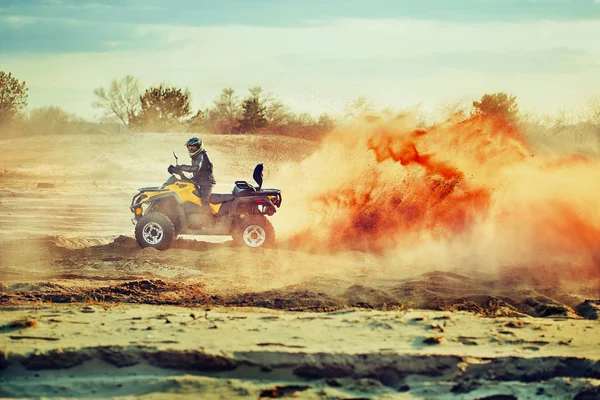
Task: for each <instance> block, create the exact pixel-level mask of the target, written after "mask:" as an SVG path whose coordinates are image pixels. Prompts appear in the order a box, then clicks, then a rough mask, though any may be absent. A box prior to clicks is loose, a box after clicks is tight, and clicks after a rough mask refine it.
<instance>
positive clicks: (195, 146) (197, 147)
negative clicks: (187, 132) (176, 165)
mask: <svg viewBox="0 0 600 400" xmlns="http://www.w3.org/2000/svg"><path fill="white" fill-rule="evenodd" d="M185 146H186V147H187V149H188V153H189V155H190V157H193V156H195V155H196V154H198V153H199V152H200V151H202V139H200V138H197V137H193V138H191V139H190V140H188V141H187V142H185Z"/></svg>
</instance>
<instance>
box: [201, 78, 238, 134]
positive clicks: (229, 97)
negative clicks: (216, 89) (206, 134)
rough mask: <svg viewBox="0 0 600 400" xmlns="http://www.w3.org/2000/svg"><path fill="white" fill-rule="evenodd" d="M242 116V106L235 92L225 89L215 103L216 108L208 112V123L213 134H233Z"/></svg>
mask: <svg viewBox="0 0 600 400" xmlns="http://www.w3.org/2000/svg"><path fill="white" fill-rule="evenodd" d="M241 115H242V106H241V104H240V101H239V99H238V97H237V96H236V95H235V91H234V90H233V89H232V88H225V89H223V91H222V92H221V95H220V96H219V98H218V99H217V100H215V101H214V107H213V108H211V109H209V110H208V117H207V120H208V121H207V122H208V125H209V128H210V130H211V131H212V132H215V133H233V131H234V130H235V127H236V126H237V123H238V119H239V118H240V117H241Z"/></svg>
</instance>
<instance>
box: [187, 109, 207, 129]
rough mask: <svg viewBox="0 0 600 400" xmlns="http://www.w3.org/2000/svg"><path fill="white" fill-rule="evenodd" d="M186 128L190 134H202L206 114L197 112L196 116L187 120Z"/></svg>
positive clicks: (200, 111)
mask: <svg viewBox="0 0 600 400" xmlns="http://www.w3.org/2000/svg"><path fill="white" fill-rule="evenodd" d="M186 123H187V126H188V128H189V129H190V131H191V132H202V131H203V130H204V125H205V123H206V113H205V112H204V111H202V110H198V112H197V113H196V114H194V116H193V117H192V118H190V119H188V120H187V122H186Z"/></svg>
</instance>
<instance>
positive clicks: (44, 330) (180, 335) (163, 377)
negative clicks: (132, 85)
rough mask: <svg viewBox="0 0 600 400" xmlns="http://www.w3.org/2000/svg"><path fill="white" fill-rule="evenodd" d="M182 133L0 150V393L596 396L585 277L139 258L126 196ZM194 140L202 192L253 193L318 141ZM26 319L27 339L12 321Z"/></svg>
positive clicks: (285, 257)
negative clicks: (235, 188)
mask: <svg viewBox="0 0 600 400" xmlns="http://www.w3.org/2000/svg"><path fill="white" fill-rule="evenodd" d="M188 136H189V134H168V135H166V134H153V133H145V134H139V136H136V135H127V136H126V135H123V136H115V135H105V134H88V135H81V136H79V137H77V138H76V139H75V137H74V136H57V137H55V138H52V140H49V141H40V140H39V138H21V139H10V140H0V228H1V229H0V307H1V309H0V325H2V326H3V327H2V328H0V350H1V351H2V352H3V354H4V356H3V357H0V369H1V371H0V379H1V380H2V381H1V382H0V388H1V389H0V395H1V396H5V397H34V398H35V397H39V396H48V397H98V398H107V397H119V396H132V395H144V396H146V397H148V398H174V397H177V396H181V397H189V398H195V397H197V395H198V393H201V394H202V396H203V397H205V398H235V397H247V398H257V397H261V396H262V397H287V396H295V397H296V398H331V399H350V398H385V397H387V398H408V399H410V398H419V399H423V398H424V399H428V398H448V399H476V398H486V396H492V395H504V396H505V397H489V398H490V399H491V398H496V399H512V398H518V399H524V398H536V399H537V398H547V397H550V396H552V397H553V398H578V399H584V398H596V397H594V396H598V393H597V391H596V392H593V390H596V389H592V387H596V386H598V384H599V382H598V381H597V380H598V379H600V372H599V369H598V368H599V367H598V361H597V360H598V359H599V355H598V349H599V348H600V346H599V344H600V343H598V339H597V338H598V337H599V336H598V332H596V331H597V330H598V322H597V319H598V312H599V311H600V301H598V299H600V279H598V276H597V275H591V276H589V279H587V278H586V279H568V278H569V277H579V278H580V277H581V276H580V275H577V274H578V271H577V270H576V269H574V270H569V271H565V270H564V266H563V265H562V264H556V265H552V264H548V265H544V267H543V268H540V267H539V266H538V265H523V264H515V265H505V266H504V267H503V268H500V269H499V268H481V265H480V264H478V265H471V264H470V263H469V261H468V260H465V259H454V260H452V262H448V263H439V262H437V261H435V260H434V261H432V262H431V263H429V264H424V263H423V262H411V259H410V258H407V257H404V258H402V257H388V256H382V255H381V254H376V253H369V252H359V251H350V250H338V251H335V252H333V253H331V252H328V251H323V250H318V249H317V250H315V249H309V250H307V249H304V251H300V249H299V248H298V247H296V246H295V245H294V243H293V242H291V241H287V240H285V238H284V239H282V240H279V242H278V245H277V247H276V248H274V249H264V250H263V251H260V252H252V251H248V250H247V249H244V248H238V247H234V246H232V244H231V241H230V240H229V238H228V237H221V238H214V237H213V238H209V237H183V238H180V239H178V240H177V241H176V242H175V243H174V246H173V248H171V249H169V250H167V251H162V252H160V251H157V250H154V249H143V250H142V249H140V248H139V247H138V246H137V244H136V243H135V240H134V239H133V225H132V224H131V222H130V220H131V217H132V215H131V213H130V211H129V209H128V207H129V203H130V201H131V197H132V196H133V194H135V189H136V188H137V187H142V186H148V185H157V184H160V183H162V182H163V181H164V180H166V178H167V177H168V175H167V173H166V166H167V165H168V164H170V163H172V162H173V157H172V154H171V151H172V150H175V151H178V153H180V156H181V158H182V159H185V157H184V156H185V152H184V151H182V150H185V149H184V148H183V143H184V142H185V140H186V138H187V137H188ZM204 138H205V142H206V143H207V147H208V148H209V151H210V154H211V157H212V159H213V162H214V163H215V165H216V168H217V169H216V175H217V180H218V182H219V184H218V186H217V187H216V188H215V191H216V192H228V191H230V190H231V187H232V183H233V181H234V180H236V179H246V180H250V179H251V173H252V169H253V167H254V165H255V164H256V163H258V162H264V163H265V166H266V174H265V181H266V185H267V186H271V187H280V185H286V187H288V188H289V187H293V185H290V184H293V182H280V181H277V177H278V172H279V171H280V170H282V169H284V168H289V164H288V163H298V162H301V161H302V160H304V159H305V158H306V157H308V156H309V155H310V154H311V153H312V152H314V151H315V150H316V149H317V148H318V145H316V144H314V143H311V142H305V141H299V140H296V139H290V138H275V137H249V136H244V137H241V136H205V137H204ZM40 184H41V186H42V187H39V186H40ZM291 195H293V193H291V194H290V192H289V191H287V192H284V204H283V207H282V209H283V208H284V207H286V204H288V203H286V199H287V197H286V196H291ZM281 218H282V217H281V216H280V215H279V214H277V215H275V216H274V217H273V223H274V224H275V226H276V228H277V227H278V226H281V225H282V224H283V225H285V224H284V223H285V220H282V219H281ZM325 250H326V249H325ZM427 251H429V250H427V249H426V250H425V252H427ZM63 303H69V304H70V305H69V304H63ZM240 306H243V308H237V307H240ZM88 307H91V308H88ZM255 307H259V308H255ZM209 308H210V309H211V311H209V312H208V314H207V315H206V317H205V311H204V310H206V309H209ZM411 310H417V311H411ZM418 310H431V311H418ZM315 311H317V312H318V313H315ZM192 313H193V314H194V317H190V314H192ZM25 316H28V317H29V318H31V319H32V320H35V321H36V325H37V327H35V328H22V329H21V328H18V327H17V328H15V327H11V326H10V325H11V321H15V320H19V319H20V318H22V317H25ZM167 321H169V323H167ZM215 326H216V327H217V328H215ZM115 333H118V334H117V335H115ZM22 336H32V337H34V338H19V337H22ZM15 337H16V339H15ZM40 337H41V338H42V339H40ZM427 338H430V341H429V343H424V342H423V340H425V339H427ZM438 338H441V339H438ZM55 339H57V340H55ZM438 340H441V341H440V343H437V341H438ZM277 387H279V389H276V388H277ZM586 390H587V391H588V392H586ZM580 392H581V394H580V395H579V397H576V396H577V395H578V393H580ZM585 393H588V395H589V396H588V397H585V396H586V395H585ZM511 396H512V397H511Z"/></svg>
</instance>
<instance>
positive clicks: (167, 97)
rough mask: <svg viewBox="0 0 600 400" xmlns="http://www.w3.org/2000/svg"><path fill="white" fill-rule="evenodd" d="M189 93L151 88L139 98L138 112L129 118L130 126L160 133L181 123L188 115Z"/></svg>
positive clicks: (172, 88) (171, 89) (175, 89)
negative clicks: (151, 129)
mask: <svg viewBox="0 0 600 400" xmlns="http://www.w3.org/2000/svg"><path fill="white" fill-rule="evenodd" d="M191 112H192V111H191V106H190V92H189V90H187V89H186V90H185V91H183V90H181V89H178V88H176V87H165V86H164V85H162V84H161V85H160V86H159V87H152V88H149V89H147V90H146V92H145V93H144V95H143V96H141V97H140V112H139V113H137V114H134V115H132V116H131V118H130V123H131V125H132V126H135V127H137V128H153V129H157V130H159V131H161V132H164V131H165V130H166V129H168V128H169V127H171V126H173V125H177V124H180V123H181V120H182V118H183V117H185V116H187V115H190V113H191Z"/></svg>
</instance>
